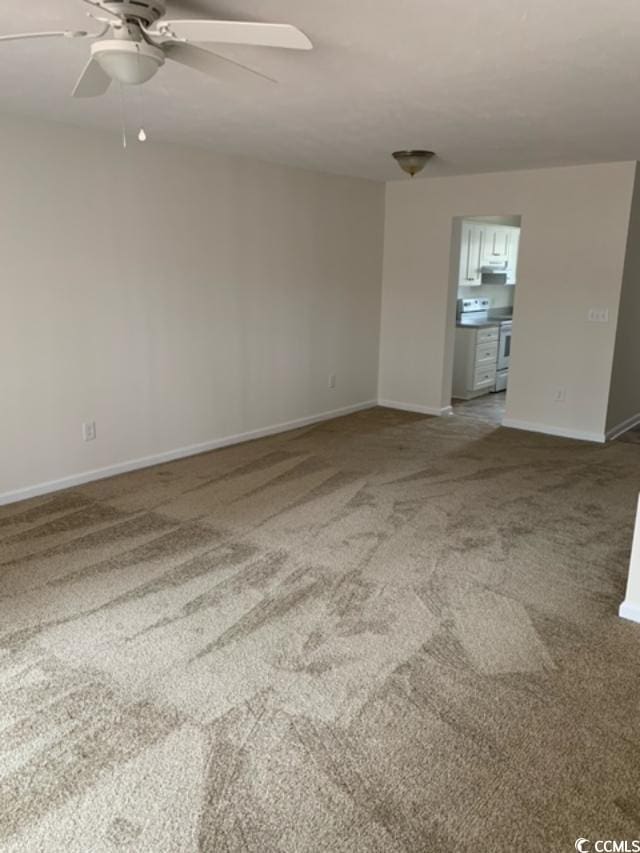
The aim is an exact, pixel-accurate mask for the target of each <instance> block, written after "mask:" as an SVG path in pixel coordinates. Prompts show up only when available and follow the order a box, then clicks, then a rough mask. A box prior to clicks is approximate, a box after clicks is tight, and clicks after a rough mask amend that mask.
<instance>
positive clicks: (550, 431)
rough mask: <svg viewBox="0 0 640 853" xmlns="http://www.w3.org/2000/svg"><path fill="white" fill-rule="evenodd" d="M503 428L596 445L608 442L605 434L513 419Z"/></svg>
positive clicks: (506, 419)
mask: <svg viewBox="0 0 640 853" xmlns="http://www.w3.org/2000/svg"><path fill="white" fill-rule="evenodd" d="M502 426H503V427H510V428H511V429H523V430H526V431H527V432H543V433H545V434H546V435H557V436H560V437H561V438H575V439H577V440H578V441H593V442H595V443H596V444H604V442H605V440H606V438H605V434H604V433H603V432H582V431H581V430H577V429H565V427H555V426H549V425H547V424H536V423H529V422H528V421H517V420H513V418H505V419H504V420H503V421H502Z"/></svg>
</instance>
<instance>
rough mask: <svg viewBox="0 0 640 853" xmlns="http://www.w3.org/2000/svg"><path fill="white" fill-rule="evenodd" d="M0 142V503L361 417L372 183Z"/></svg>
mask: <svg viewBox="0 0 640 853" xmlns="http://www.w3.org/2000/svg"><path fill="white" fill-rule="evenodd" d="M0 133H1V135H2V146H1V149H0V186H1V187H2V192H1V193H0V257H1V258H2V279H1V284H0V365H1V367H0V401H1V402H0V406H1V417H0V498H1V497H2V495H3V494H4V500H7V499H9V498H10V497H16V496H17V495H16V494H15V492H16V491H18V490H22V489H27V488H28V487H33V486H37V484H41V483H44V482H47V481H54V480H59V479H60V478H64V477H69V476H73V475H78V474H81V473H82V472H86V471H90V470H94V469H101V468H104V467H106V466H111V465H114V464H117V463H123V462H127V461H128V460H134V459H137V458H140V457H148V456H150V455H154V454H159V453H163V452H168V451H172V450H174V449H176V448H182V447H185V446H190V445H195V444H199V443H204V442H210V441H212V440H215V439H218V438H223V437H226V436H230V435H234V434H238V433H245V432H247V431H251V430H256V429H260V428H264V427H268V426H271V425H274V424H279V423H282V422H287V421H291V420H295V419H299V418H304V417H308V416H313V415H316V414H319V413H322V412H326V411H329V410H335V409H340V408H342V407H348V406H351V405H354V404H358V403H361V402H366V401H370V400H373V399H375V397H376V390H377V366H378V339H379V318H380V288H381V266H382V237H383V222H384V187H383V186H382V185H381V184H375V183H371V182H367V181H363V180H357V179H348V178H341V177H331V176H325V175H321V174H315V173H309V172H304V171H297V170H292V169H287V168H283V167H279V166H273V165H266V164H263V163H258V162H252V161H246V160H239V159H233V158H228V157H218V156H214V155H212V154H209V153H207V152H205V151H202V150H195V149H194V150H190V149H187V148H179V147H170V146H162V145H157V144H154V143H153V142H148V143H147V144H146V145H139V144H137V143H134V144H132V145H130V147H129V148H128V150H127V151H126V152H125V151H123V150H122V148H121V147H120V146H119V143H118V138H117V135H115V134H114V135H113V136H104V135H101V134H96V133H93V132H90V131H86V130H80V129H76V128H67V127H64V126H56V125H51V124H49V125H47V124H40V123H36V122H28V121H17V120H11V121H9V120H7V119H3V120H2V122H1V123H0ZM330 373H336V374H337V388H336V389H335V391H331V390H329V389H328V381H327V380H328V375H329V374H330ZM93 419H95V420H96V422H97V429H98V440H97V441H95V442H93V443H89V444H87V443H84V442H83V441H82V437H81V424H82V422H83V421H88V420H93ZM7 493H11V494H7Z"/></svg>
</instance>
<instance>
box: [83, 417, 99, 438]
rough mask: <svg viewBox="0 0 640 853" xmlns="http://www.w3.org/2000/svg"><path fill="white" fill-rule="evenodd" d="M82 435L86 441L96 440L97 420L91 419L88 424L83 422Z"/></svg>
mask: <svg viewBox="0 0 640 853" xmlns="http://www.w3.org/2000/svg"><path fill="white" fill-rule="evenodd" d="M82 437H83V439H84V440H85V441H95V440H96V422H95V421H89V422H88V423H86V424H82Z"/></svg>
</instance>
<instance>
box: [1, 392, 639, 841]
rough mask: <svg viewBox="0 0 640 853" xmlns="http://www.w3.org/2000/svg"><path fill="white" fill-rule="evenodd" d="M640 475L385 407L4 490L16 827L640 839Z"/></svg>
mask: <svg viewBox="0 0 640 853" xmlns="http://www.w3.org/2000/svg"><path fill="white" fill-rule="evenodd" d="M639 484H640V447H638V445H637V444H632V443H629V442H621V441H619V442H614V443H612V444H610V445H608V446H606V447H600V446H595V445H590V444H586V443H580V442H574V441H569V440H565V439H556V438H551V437H546V436H541V435H533V434H528V433H524V432H517V431H514V430H507V429H501V428H496V427H495V426H494V425H492V424H491V423H488V422H486V421H484V420H482V419H481V418H477V419H474V418H473V417H472V416H469V412H468V411H467V413H466V414H465V415H454V416H452V417H450V418H442V419H437V418H427V417H422V416H418V415H410V414H403V413H399V412H392V411H389V410H384V409H375V410H371V411H368V412H363V413H360V414H357V415H353V416H350V417H347V418H342V419H339V420H336V421H332V422H327V423H324V424H322V425H320V426H316V427H311V428H308V429H304V430H298V431H296V432H292V433H288V434H286V435H281V436H277V437H273V438H269V439H264V440H261V441H257V442H253V443H250V444H246V445H243V446H236V447H231V448H228V449H225V450H222V451H218V452H215V453H210V454H207V455H203V456H199V457H193V458H190V459H185V460H182V461H179V462H175V463H171V464H168V465H164V466H161V467H157V468H153V469H147V470H145V471H140V472H136V473H133V474H130V475H126V476H122V477H117V478H114V479H111V480H104V481H102V482H98V483H93V484H90V485H87V486H84V487H81V488H77V489H73V490H71V491H67V492H64V493H60V494H57V495H53V496H48V497H43V498H39V499H36V500H33V501H30V502H28V503H24V504H21V505H13V506H9V507H5V508H4V509H0V537H1V538H0V554H1V558H0V559H1V563H2V568H1V570H0V593H1V596H2V597H1V598H0V750H1V760H0V849H2V850H3V851H47V853H48V851H56V853H57V851H63V853H76V851H77V853H96V851H139V853H183V851H184V853H189V851H194V853H195V851H207V853H214V851H215V853H218V851H220V853H235V851H251V853H270V851H287V853H293V851H296V852H297V851H318V853H320V851H322V853H334V851H345V853H346V851H349V853H351V851H363V853H364V851H366V853H371V852H373V853H376V852H377V851H379V853H393V851H411V853H416V851H429V852H430V853H454V851H455V853H464V852H465V851H480V853H485V852H486V853H502V851H504V853H512V851H524V853H529V851H545V853H549V851H551V853H555V851H571V850H573V849H574V847H573V845H574V841H575V839H576V838H577V837H578V836H584V837H586V838H591V839H594V838H631V839H633V838H638V837H640V678H639V675H640V625H633V624H630V623H626V622H623V621H621V620H619V619H618V618H617V617H616V612H617V607H618V605H619V603H620V601H621V599H622V598H623V595H624V584H625V576H626V569H627V560H628V552H629V545H630V539H631V531H632V523H633V516H634V510H635V502H636V499H637V494H638V489H639Z"/></svg>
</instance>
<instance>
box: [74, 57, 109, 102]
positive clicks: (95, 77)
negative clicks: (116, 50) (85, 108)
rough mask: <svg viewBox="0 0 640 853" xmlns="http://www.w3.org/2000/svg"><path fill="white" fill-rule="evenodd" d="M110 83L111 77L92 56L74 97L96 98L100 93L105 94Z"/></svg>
mask: <svg viewBox="0 0 640 853" xmlns="http://www.w3.org/2000/svg"><path fill="white" fill-rule="evenodd" d="M110 85H111V77H109V75H108V74H107V73H106V72H105V71H103V70H102V67H101V65H100V63H99V62H98V61H97V60H95V59H93V58H91V59H90V60H89V61H88V62H87V64H86V65H85V67H84V71H83V72H82V74H81V75H80V79H79V80H78V82H77V83H76V87H75V89H74V90H73V92H72V96H73V97H74V98H96V97H97V96H98V95H104V94H105V92H106V91H107V89H108V88H109V86H110Z"/></svg>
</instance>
